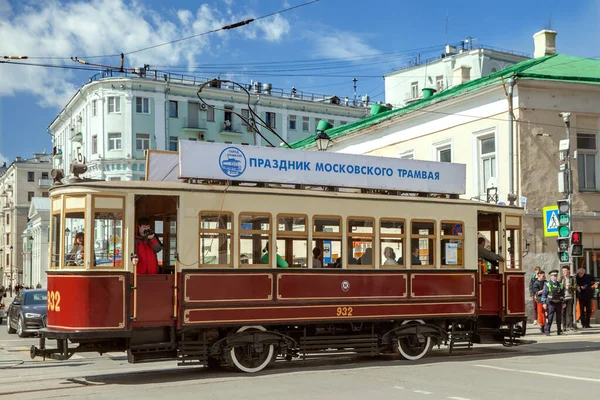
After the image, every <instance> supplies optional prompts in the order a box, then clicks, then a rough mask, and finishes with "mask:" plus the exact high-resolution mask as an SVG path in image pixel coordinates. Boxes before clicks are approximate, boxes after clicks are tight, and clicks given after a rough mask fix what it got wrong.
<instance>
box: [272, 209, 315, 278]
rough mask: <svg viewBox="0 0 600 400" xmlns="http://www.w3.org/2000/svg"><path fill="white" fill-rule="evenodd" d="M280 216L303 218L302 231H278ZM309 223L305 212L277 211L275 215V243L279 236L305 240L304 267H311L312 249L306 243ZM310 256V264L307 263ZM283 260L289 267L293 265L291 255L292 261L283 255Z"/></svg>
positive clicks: (307, 241)
mask: <svg viewBox="0 0 600 400" xmlns="http://www.w3.org/2000/svg"><path fill="white" fill-rule="evenodd" d="M281 217H290V218H304V221H305V224H304V231H280V230H279V218H281ZM309 223H310V218H309V217H308V215H307V214H294V213H279V214H277V215H275V243H277V240H279V239H280V238H281V239H282V240H284V239H294V240H305V241H306V267H307V268H309V267H312V249H311V248H310V247H309V245H308V243H309V240H308V233H309V232H308V226H309ZM309 258H310V264H309ZM284 260H285V261H286V262H287V263H288V265H289V266H290V267H292V266H293V264H294V260H293V256H292V262H290V261H288V260H287V259H286V258H285V257H284Z"/></svg>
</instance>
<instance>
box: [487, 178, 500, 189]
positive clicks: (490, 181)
mask: <svg viewBox="0 0 600 400" xmlns="http://www.w3.org/2000/svg"><path fill="white" fill-rule="evenodd" d="M497 187H498V179H496V177H495V176H492V177H490V179H488V181H487V186H486V189H489V188H497Z"/></svg>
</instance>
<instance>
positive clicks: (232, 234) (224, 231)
mask: <svg viewBox="0 0 600 400" xmlns="http://www.w3.org/2000/svg"><path fill="white" fill-rule="evenodd" d="M202 215H217V216H221V215H229V216H230V217H231V229H210V228H202ZM240 227H241V226H240ZM203 233H210V234H230V240H229V254H230V255H231V256H230V257H229V260H230V262H229V263H228V264H203V263H202V251H203V249H202V245H201V243H202V241H201V239H202V234H203ZM234 240H235V214H234V213H233V212H231V211H211V210H201V211H199V212H198V268H233V267H234V266H233V261H234V260H235V254H233V247H234V246H233V242H234ZM240 264H241V263H240Z"/></svg>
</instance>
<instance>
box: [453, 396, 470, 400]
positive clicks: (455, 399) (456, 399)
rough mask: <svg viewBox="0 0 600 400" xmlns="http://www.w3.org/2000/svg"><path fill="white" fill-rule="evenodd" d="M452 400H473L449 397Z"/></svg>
mask: <svg viewBox="0 0 600 400" xmlns="http://www.w3.org/2000/svg"><path fill="white" fill-rule="evenodd" d="M448 398H449V399H450V400H471V399H467V398H466V397H448Z"/></svg>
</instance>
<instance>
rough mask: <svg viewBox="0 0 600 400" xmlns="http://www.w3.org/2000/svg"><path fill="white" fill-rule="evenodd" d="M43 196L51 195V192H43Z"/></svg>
mask: <svg viewBox="0 0 600 400" xmlns="http://www.w3.org/2000/svg"><path fill="white" fill-rule="evenodd" d="M42 197H50V193H48V192H42Z"/></svg>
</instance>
